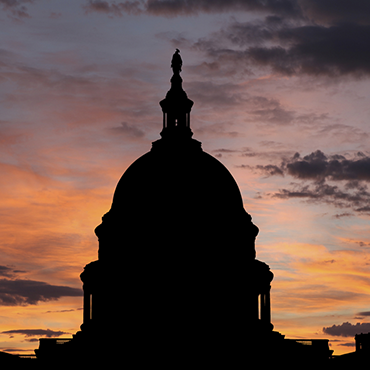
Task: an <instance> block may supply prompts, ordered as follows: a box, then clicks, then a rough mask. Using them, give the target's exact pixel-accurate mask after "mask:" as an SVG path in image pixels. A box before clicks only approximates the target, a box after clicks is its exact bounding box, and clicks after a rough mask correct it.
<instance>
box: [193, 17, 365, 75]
mask: <svg viewBox="0 0 370 370" xmlns="http://www.w3.org/2000/svg"><path fill="white" fill-rule="evenodd" d="M369 31H370V25H368V24H358V23H353V22H347V21H346V22H340V23H337V24H333V25H327V26H324V25H318V24H316V23H315V24H312V23H310V22H303V24H302V22H298V23H297V22H290V21H286V20H284V19H282V18H280V17H276V16H275V17H271V16H270V17H266V19H265V21H256V22H245V23H240V22H236V21H235V22H233V23H231V24H230V25H229V26H228V27H226V28H225V29H222V30H221V31H220V32H217V33H215V34H213V35H212V36H210V37H208V38H202V39H200V40H197V41H196V42H194V43H193V46H192V47H193V48H194V49H197V50H200V51H202V52H204V53H205V54H206V56H207V59H208V62H209V63H211V64H212V65H216V66H217V65H222V64H225V63H226V62H227V63H229V64H232V65H233V66H234V69H235V70H239V69H240V68H246V67H247V68H248V69H249V70H250V69H252V68H253V67H263V68H265V67H268V68H270V69H272V71H273V72H275V73H279V74H282V75H288V76H291V75H310V76H329V77H336V76H343V75H356V76H360V75H363V74H369V73H370V63H369V62H370V55H369V53H368V50H369V47H370V32H369Z"/></svg>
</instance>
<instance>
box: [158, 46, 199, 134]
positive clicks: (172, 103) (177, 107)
mask: <svg viewBox="0 0 370 370" xmlns="http://www.w3.org/2000/svg"><path fill="white" fill-rule="evenodd" d="M179 53H180V50H179V49H176V51H175V53H174V54H173V56H172V61H171V68H172V71H173V76H172V78H171V89H170V90H169V91H168V92H167V95H166V98H165V99H163V100H162V101H161V102H160V103H159V104H160V105H161V107H162V111H163V130H162V132H161V136H162V137H164V136H166V137H174V136H176V137H188V138H191V136H192V135H193V133H192V132H191V130H190V110H191V107H192V106H193V104H194V103H193V102H192V101H191V100H190V99H188V97H187V95H186V92H185V91H184V90H183V88H182V78H181V76H180V72H181V67H182V59H181V56H180V54H179Z"/></svg>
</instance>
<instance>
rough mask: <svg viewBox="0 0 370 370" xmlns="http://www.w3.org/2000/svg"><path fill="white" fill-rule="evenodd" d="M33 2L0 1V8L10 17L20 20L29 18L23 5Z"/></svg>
mask: <svg viewBox="0 0 370 370" xmlns="http://www.w3.org/2000/svg"><path fill="white" fill-rule="evenodd" d="M34 2H35V0H0V6H1V7H2V10H4V11H6V12H8V14H10V15H11V16H12V17H14V18H17V19H20V18H28V17H29V14H28V9H27V7H26V6H25V5H24V4H30V3H34Z"/></svg>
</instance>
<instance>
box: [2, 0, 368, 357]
mask: <svg viewBox="0 0 370 370" xmlns="http://www.w3.org/2000/svg"><path fill="white" fill-rule="evenodd" d="M0 27H1V30H2V32H1V33H0V104H1V111H0V112H1V115H0V143H1V145H0V168H1V176H0V191H1V195H2V196H1V199H2V200H1V203H0V218H1V222H0V228H1V229H0V230H1V241H0V256H1V259H0V305H1V309H0V351H6V352H9V353H32V352H33V350H34V349H35V348H37V347H38V339H39V338H41V337H58V336H60V337H71V335H72V334H74V333H76V332H77V331H78V330H79V326H80V325H81V323H82V297H81V294H82V290H81V287H82V284H81V281H80V279H79V275H80V273H81V272H82V270H83V267H84V266H85V265H86V264H87V263H89V262H91V261H93V260H95V259H97V250H98V241H97V238H96V236H95V234H94V228H95V227H96V226H97V225H98V224H99V223H100V222H101V217H102V215H103V214H104V213H106V212H107V211H108V210H109V208H110V205H111V201H112V195H113V192H114V189H115V186H116V184H117V182H118V180H119V178H120V177H121V175H122V174H123V172H124V171H125V170H126V168H127V167H128V166H129V165H130V164H131V163H132V162H133V161H134V160H135V159H136V158H138V157H139V156H141V155H142V154H144V153H145V152H147V151H149V150H150V148H151V143H152V142H153V141H155V140H157V139H158V138H159V137H160V136H159V132H160V131H161V128H162V112H161V108H160V106H159V104H158V103H159V101H160V100H161V99H163V98H164V97H165V94H166V92H167V91H168V89H169V87H170V83H169V79H170V78H171V75H172V71H171V69H170V61H171V57H172V54H173V53H174V51H175V48H178V49H180V50H181V56H182V59H183V63H184V64H183V71H182V78H183V80H184V83H183V87H184V89H185V90H186V92H187V94H188V97H189V98H190V99H191V100H193V101H194V102H195V104H194V107H193V109H192V116H191V128H192V131H193V133H194V136H193V137H194V138H195V139H197V140H199V141H201V142H202V147H203V150H204V151H206V152H208V153H210V154H211V155H213V156H215V157H216V158H218V159H219V160H220V161H221V162H222V163H223V164H224V165H225V166H226V167H227V168H228V169H229V170H230V172H231V173H232V175H233V176H234V178H235V179H236V181H237V183H238V185H239V187H240V190H241V192H242V196H243V200H244V206H245V209H246V210H247V212H249V213H250V214H251V215H252V217H253V222H254V223H255V224H256V225H257V226H258V227H259V229H260V234H259V236H258V238H257V258H258V259H260V260H261V261H264V262H266V263H267V264H268V265H269V266H270V268H271V270H272V271H273V272H274V275H275V278H274V280H273V282H272V291H271V300H272V322H273V324H274V326H275V330H277V331H279V332H280V333H282V334H284V335H285V336H286V337H287V338H308V339H316V338H317V339H319V338H327V339H330V345H331V349H333V350H335V354H341V353H345V352H351V351H354V335H355V334H356V333H361V332H363V333H367V332H370V227H369V221H370V187H369V185H370V144H369V141H370V140H369V139H370V128H369V113H370V98H369V96H370V2H369V1H367V0H351V1H350V0H280V1H277V0H217V1H216V0H147V1H144V0H137V1H134V0H133V1H118V0H117V1H111V0H107V1H101V0H63V1H62V0H0ZM148 186H149V187H150V184H148ZM143 196H145V194H143ZM215 202H217V199H215ZM179 204H180V205H181V199H179ZM215 232H217V230H215ZM107 304H112V302H107Z"/></svg>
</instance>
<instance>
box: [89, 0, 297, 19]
mask: <svg viewBox="0 0 370 370" xmlns="http://www.w3.org/2000/svg"><path fill="white" fill-rule="evenodd" d="M84 8H85V10H86V11H87V12H102V13H107V14H110V15H114V16H122V14H123V13H129V14H132V13H134V14H139V13H148V14H151V15H159V16H167V17H176V16H179V15H197V14H199V13H222V12H228V11H257V12H267V13H273V14H280V15H285V16H289V17H298V16H301V8H300V6H299V4H298V3H297V1H295V0H280V1H276V0H146V1H144V0H140V1H106V0H88V1H87V2H86V3H85V5H84Z"/></svg>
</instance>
